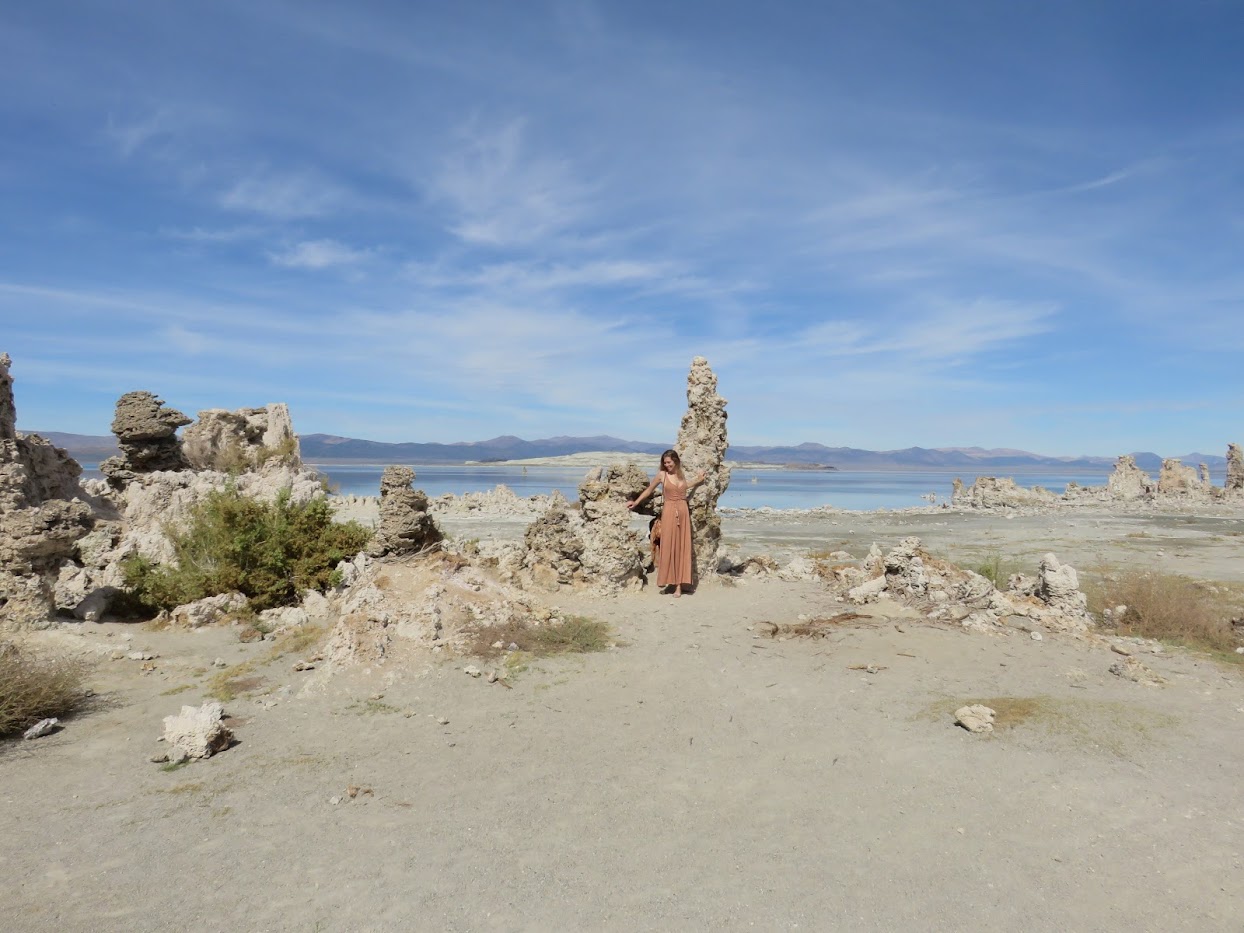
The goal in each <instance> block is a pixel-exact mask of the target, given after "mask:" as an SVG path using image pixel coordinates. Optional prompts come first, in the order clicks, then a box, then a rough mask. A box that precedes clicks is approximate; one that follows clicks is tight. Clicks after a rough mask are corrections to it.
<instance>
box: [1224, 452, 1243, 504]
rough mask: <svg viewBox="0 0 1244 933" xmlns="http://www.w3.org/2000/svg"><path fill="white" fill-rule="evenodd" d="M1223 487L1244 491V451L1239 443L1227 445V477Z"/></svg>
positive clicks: (1232, 490) (1229, 489) (1234, 490)
mask: <svg viewBox="0 0 1244 933" xmlns="http://www.w3.org/2000/svg"><path fill="white" fill-rule="evenodd" d="M1223 488H1224V489H1226V490H1227V491H1228V492H1241V491H1244V452H1241V451H1240V445H1239V444H1228V445H1227V479H1226V482H1225V483H1223Z"/></svg>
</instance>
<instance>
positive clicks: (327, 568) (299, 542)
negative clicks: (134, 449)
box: [124, 487, 371, 610]
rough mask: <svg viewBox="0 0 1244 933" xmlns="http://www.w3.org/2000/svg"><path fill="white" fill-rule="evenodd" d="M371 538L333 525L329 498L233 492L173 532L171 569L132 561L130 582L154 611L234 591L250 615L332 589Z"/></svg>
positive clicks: (355, 527) (216, 497)
mask: <svg viewBox="0 0 1244 933" xmlns="http://www.w3.org/2000/svg"><path fill="white" fill-rule="evenodd" d="M370 536H371V532H369V531H368V530H367V529H366V528H363V527H362V526H361V525H359V524H357V523H355V522H348V523H338V522H334V521H333V514H332V509H331V508H330V506H329V505H328V502H327V501H326V500H325V499H312V500H311V501H310V502H307V503H304V504H298V503H294V502H292V501H290V497H289V495H288V493H282V494H281V495H280V496H278V497H277V499H276V500H275V501H273V502H262V501H260V500H258V499H253V498H250V497H249V496H244V495H242V494H241V493H240V492H238V490H237V489H236V488H233V487H229V488H226V489H224V490H222V491H220V492H216V493H213V494H212V495H210V496H209V497H208V498H206V499H205V500H204V501H203V502H201V503H199V504H198V505H197V506H196V507H195V509H194V511H193V512H192V513H191V516H190V519H189V522H188V523H187V525H186V528H185V530H179V531H171V532H170V534H169V537H170V538H171V539H172V542H173V549H174V552H175V554H176V562H175V563H174V564H157V563H155V562H153V561H151V560H149V559H147V558H144V557H132V558H130V559H128V560H127V561H126V562H125V565H124V570H125V582H126V585H127V586H128V587H129V588H130V590H131V591H132V592H133V594H134V595H135V597H137V598H138V599H139V600H141V601H142V602H143V603H144V604H146V605H147V606H150V607H151V608H153V609H172V608H174V607H176V606H181V605H184V604H186V603H190V602H194V601H195V600H198V599H202V598H204V597H206V596H216V595H219V594H221V593H230V592H235V591H236V592H240V593H243V594H244V595H245V596H246V597H247V598H248V599H249V600H250V604H251V607H252V608H253V609H255V610H263V609H271V608H273V607H275V606H284V605H289V604H291V603H294V602H297V600H298V596H299V594H300V593H301V592H302V591H303V590H308V589H313V590H318V591H320V592H323V591H324V590H325V589H327V588H328V587H330V586H332V585H334V584H335V583H336V582H337V581H336V579H335V578H334V568H335V567H336V566H337V564H338V563H340V562H341V561H342V560H345V559H346V558H348V557H350V556H352V555H354V554H356V553H358V551H359V550H360V549H361V548H362V547H363V546H364V545H365V544H366V543H367V540H368V538H370Z"/></svg>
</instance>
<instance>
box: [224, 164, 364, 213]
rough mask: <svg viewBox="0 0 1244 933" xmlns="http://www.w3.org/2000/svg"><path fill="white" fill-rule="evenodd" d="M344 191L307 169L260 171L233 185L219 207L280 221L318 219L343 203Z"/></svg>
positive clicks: (225, 193) (317, 173)
mask: <svg viewBox="0 0 1244 933" xmlns="http://www.w3.org/2000/svg"><path fill="white" fill-rule="evenodd" d="M346 199H347V196H346V192H345V190H344V189H343V188H342V187H341V186H339V185H337V184H336V183H334V182H332V181H330V180H329V179H327V178H325V177H324V176H323V175H322V174H320V173H319V172H317V171H314V170H311V169H301V170H294V171H287V172H283V171H273V170H268V169H264V170H260V171H256V172H253V173H251V174H249V175H247V176H245V177H243V178H240V179H238V180H237V181H235V182H233V183H232V184H231V185H229V186H228V188H226V189H225V191H224V192H223V193H222V194H221V196H220V206H221V207H224V208H226V209H228V210H232V211H240V212H244V213H250V214H259V215H261V216H266V217H273V218H277V219H281V220H290V219H296V218H306V217H318V216H321V215H324V214H327V213H329V212H330V211H332V210H334V209H336V208H339V207H340V206H342V204H343V203H344V202H345V201H346Z"/></svg>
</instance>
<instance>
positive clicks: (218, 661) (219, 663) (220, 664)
mask: <svg viewBox="0 0 1244 933" xmlns="http://www.w3.org/2000/svg"><path fill="white" fill-rule="evenodd" d="M228 666H229V665H228V664H227V663H226V662H225V659H224V658H217V659H216V660H215V661H213V662H212V667H228Z"/></svg>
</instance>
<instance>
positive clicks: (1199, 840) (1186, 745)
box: [0, 510, 1244, 931]
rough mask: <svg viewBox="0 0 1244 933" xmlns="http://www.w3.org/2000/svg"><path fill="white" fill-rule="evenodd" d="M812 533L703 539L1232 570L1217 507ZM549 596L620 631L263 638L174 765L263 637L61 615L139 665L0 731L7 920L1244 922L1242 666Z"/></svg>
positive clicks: (787, 610)
mask: <svg viewBox="0 0 1244 933" xmlns="http://www.w3.org/2000/svg"><path fill="white" fill-rule="evenodd" d="M766 522H767V523H768V527H767V528H766V527H765V523H766ZM835 522H837V523H838V524H834V523H835ZM811 524H815V525H816V527H815V528H813V527H809V526H810V521H809V520H808V518H807V517H806V516H804V517H803V518H799V519H797V520H796V519H791V520H790V521H786V520H784V519H782V518H781V517H780V516H779V517H774V516H755V515H753V516H747V517H746V518H737V517H736V518H733V519H728V522H727V537H728V539H732V540H733V542H734V543H735V544H737V545H739V546H755V547H756V548H757V549H764V550H770V551H771V550H773V549H775V548H790V549H792V550H793V551H794V550H798V549H799V548H808V547H812V548H815V549H833V548H836V547H844V546H845V547H846V549H848V550H852V551H853V552H855V553H862V551H863V550H864V549H866V547H867V543H869V542H870V541H871V540H874V539H875V540H877V541H878V542H879V543H881V544H883V545H889V544H892V543H893V542H894V541H896V540H898V538H900V537H902V536H903V535H905V534H913V533H914V534H918V535H920V536H921V537H922V538H925V540H926V541H927V542H928V543H929V544H930V546H931V547H932V548H933V549H934V551H936V552H940V553H944V554H947V555H953V554H958V553H966V552H968V551H971V550H974V549H983V550H985V551H988V550H990V549H996V550H999V551H1000V552H1002V553H1004V554H1006V555H1014V556H1016V557H1025V556H1027V555H1028V554H1030V553H1031V554H1034V555H1039V554H1040V553H1043V552H1044V551H1046V550H1054V551H1055V552H1056V553H1058V554H1059V556H1060V558H1063V559H1066V560H1070V561H1072V562H1073V563H1075V562H1077V561H1083V560H1084V559H1087V558H1092V559H1095V560H1097V561H1099V562H1103V563H1111V564H1115V565H1118V564H1121V563H1128V562H1139V563H1155V564H1161V565H1163V566H1165V565H1167V564H1169V565H1170V566H1169V567H1168V569H1180V570H1183V571H1185V572H1191V573H1194V575H1196V576H1200V577H1208V578H1218V579H1228V578H1232V579H1239V578H1240V575H1241V572H1242V569H1241V568H1242V566H1244V560H1241V558H1242V557H1244V536H1242V535H1241V532H1244V522H1242V521H1241V520H1240V519H1235V518H1230V517H1223V516H1208V517H1203V518H1200V519H1194V520H1192V521H1190V522H1189V521H1181V520H1180V519H1179V517H1176V516H1147V517H1144V518H1137V517H1136V516H1116V517H1113V518H1112V517H1111V516H1109V515H1101V516H1097V517H1096V518H1092V517H1089V516H1088V515H1087V514H1078V513H1077V514H1074V515H1068V514H1063V513H1058V514H1052V515H1047V516H1043V517H1030V518H1015V519H1005V518H1002V517H1000V516H981V515H972V514H963V513H955V514H939V513H937V512H936V511H933V510H930V511H929V512H926V513H919V514H916V513H868V514H867V515H865V514H863V513H848V514H845V515H844V514H842V513H839V514H837V515H832V516H821V517H819V518H816V519H815V522H812V523H811ZM1141 532H1143V533H1144V536H1143V537H1131V535H1139V534H1140V533H1141ZM861 544H862V547H861ZM1081 555H1083V557H1081ZM556 603H557V605H559V606H560V607H562V608H563V609H565V610H567V611H572V612H580V613H583V614H585V615H589V616H591V617H593V618H597V619H601V620H603V621H607V622H609V623H610V624H611V625H612V626H613V629H614V633H615V635H616V639H617V643H618V646H617V647H616V648H614V649H612V650H610V651H607V652H603V653H600V654H595V655H588V656H580V657H577V658H571V659H556V660H545V661H541V662H538V663H537V664H535V665H534V666H533V667H531V668H530V669H528V670H526V671H524V672H521V673H518V674H515V675H513V676H512V677H511V678H510V683H511V685H512V688H511V689H506V688H504V687H503V686H501V685H499V684H493V685H490V684H488V683H486V682H485V681H484V680H482V679H473V678H471V677H469V676H466V675H465V674H464V673H463V672H462V669H461V668H462V667H463V665H464V664H465V663H467V662H466V661H464V660H463V659H453V658H446V659H442V658H436V657H421V658H419V659H417V660H416V661H413V662H410V663H406V664H401V665H398V664H390V665H388V666H384V667H375V668H371V669H358V670H354V671H350V672H348V673H345V674H339V675H337V676H334V677H327V676H324V675H323V672H321V671H316V672H312V673H294V672H293V671H292V669H291V666H292V662H293V661H294V660H296V657H297V656H286V657H282V658H280V659H278V660H276V661H273V662H271V663H269V664H267V665H266V666H262V667H260V669H259V670H258V671H257V672H256V675H257V676H258V677H260V678H262V680H261V682H260V683H258V684H256V685H255V688H256V694H255V695H252V696H250V697H247V698H239V699H237V700H234V701H232V702H230V703H227V704H226V710H227V711H228V712H229V713H230V714H231V716H232V717H233V718H232V722H231V725H232V726H233V728H234V729H235V731H236V734H237V737H238V739H239V742H238V744H237V745H235V746H234V747H232V748H230V749H229V750H227V751H225V752H223V753H221V754H220V755H218V756H216V757H215V758H213V759H211V760H209V761H205V762H196V763H192V764H191V765H189V766H187V767H185V768H181V769H179V770H175V771H163V770H161V769H160V766H158V765H155V764H152V763H150V762H149V760H148V759H149V757H150V756H151V755H152V754H153V753H155V752H157V751H158V750H159V749H160V748H162V746H161V745H159V744H158V743H157V742H156V741H155V739H156V737H157V736H158V735H159V734H160V731H161V718H162V717H163V716H165V715H168V714H170V713H173V712H176V710H177V708H178V707H179V706H180V704H182V703H191V704H197V703H198V702H201V701H202V699H204V692H203V691H204V685H205V683H206V681H207V680H208V679H209V678H210V677H211V675H212V673H214V669H213V668H212V667H211V664H212V661H213V660H214V659H215V658H217V657H219V658H221V659H222V660H223V661H225V662H226V663H227V664H228V665H230V666H234V665H236V664H238V663H241V662H244V661H246V660H248V659H254V658H259V657H261V656H262V655H264V654H265V653H266V652H268V650H269V646H267V645H264V644H252V645H243V644H240V643H238V642H237V641H236V639H235V637H234V635H233V633H232V632H231V631H229V630H219V629H218V630H211V631H204V632H198V633H191V634H186V633H168V632H147V631H142V630H136V629H134V628H132V627H123V626H118V625H103V626H90V627H83V628H80V629H77V630H76V631H80V632H81V633H82V634H80V635H65V634H60V635H59V636H56V637H60V638H62V639H67V640H72V641H73V642H74V643H75V644H79V645H85V646H88V647H90V648H92V650H98V651H100V652H103V653H107V652H109V651H110V650H111V649H113V648H114V647H115V646H117V645H119V644H127V645H130V646H132V647H133V648H140V649H145V650H149V651H151V652H152V653H155V654H157V655H159V657H158V658H157V659H156V660H155V661H154V662H152V664H153V665H154V667H155V670H153V671H150V672H148V673H143V672H142V671H141V667H142V664H141V663H140V662H136V661H128V660H126V661H102V662H101V664H100V667H99V668H98V672H97V674H96V677H95V687H96V689H97V690H98V691H99V694H100V697H99V702H98V703H97V705H96V708H95V709H94V710H92V711H90V712H89V713H87V714H84V715H81V716H78V717H76V718H74V719H73V720H72V721H70V722H69V723H68V724H67V728H65V729H64V730H63V731H61V732H59V733H57V734H55V735H53V736H50V737H47V738H44V739H40V740H38V741H36V742H21V743H9V744H7V745H5V746H0V787H2V788H3V789H2V790H0V799H3V811H4V815H5V816H4V832H3V833H2V834H0V871H2V872H3V876H4V877H5V879H6V884H5V885H3V886H2V887H0V917H3V918H4V919H3V927H4V929H6V930H14V931H19V930H20V931H24V930H41V931H42V930H92V931H95V930H99V931H103V930H118V931H120V930H126V931H130V930H180V929H187V928H189V929H203V930H230V931H231V930H256V931H258V930H350V931H353V930H408V929H419V930H570V929H592V930H596V929H603V930H699V929H762V930H779V929H780V930H787V929H805V930H809V929H849V930H900V929H901V930H909V929H919V930H964V931H976V930H1015V931H1020V930H1024V931H1031V930H1077V931H1078V930H1085V931H1088V930H1154V931H1157V930H1197V931H1210V930H1224V931H1239V930H1241V929H1244V871H1242V869H1244V858H1242V855H1241V852H1242V850H1244V837H1242V835H1241V800H1242V799H1244V798H1242V797H1241V793H1240V789H1239V776H1240V774H1241V773H1244V742H1241V735H1242V729H1244V678H1242V677H1241V674H1240V672H1239V670H1237V669H1235V668H1225V667H1222V666H1220V665H1219V664H1217V663H1215V662H1213V661H1209V660H1206V659H1204V658H1201V657H1198V656H1196V655H1192V654H1188V653H1185V652H1180V651H1175V650H1170V649H1167V650H1165V651H1162V652H1160V653H1157V654H1150V653H1144V654H1143V655H1142V656H1143V660H1144V663H1145V664H1147V665H1148V666H1150V667H1151V668H1153V669H1154V670H1156V671H1158V672H1159V673H1161V674H1162V675H1164V676H1165V677H1166V678H1167V679H1168V681H1169V683H1168V684H1167V685H1165V686H1161V687H1149V686H1142V685H1139V684H1136V683H1132V682H1129V681H1125V680H1122V679H1120V678H1118V677H1115V676H1113V675H1111V674H1109V673H1108V672H1107V668H1108V667H1109V666H1110V664H1111V663H1112V662H1113V661H1115V660H1118V655H1116V654H1113V653H1111V651H1110V650H1109V648H1108V646H1106V645H1105V644H1091V645H1090V644H1085V643H1083V642H1077V641H1073V640H1070V639H1059V638H1057V637H1053V636H1047V637H1046V638H1045V639H1044V640H1043V641H1039V642H1038V641H1033V640H1031V639H1030V638H1028V637H1027V636H1025V635H1024V634H1023V633H1015V634H1012V635H1009V636H984V635H971V634H965V633H962V632H959V631H953V630H950V629H948V628H939V627H935V626H931V625H929V624H927V623H924V622H920V621H918V620H916V619H914V618H911V617H910V616H911V614H910V613H909V612H908V611H906V610H904V609H902V608H901V607H898V606H894V605H891V604H885V605H882V606H881V607H880V608H877V609H875V610H872V612H873V615H872V616H871V617H870V618H868V619H864V620H859V621H857V622H855V623H852V624H850V625H843V626H839V627H836V628H834V629H833V631H832V634H831V635H830V636H829V637H827V638H820V639H814V640H808V639H789V640H785V641H782V640H773V639H769V638H765V637H758V636H757V634H756V632H754V631H752V629H751V626H753V625H754V624H755V623H756V622H759V621H763V620H767V621H773V622H778V623H788V622H794V621H796V620H797V619H798V618H799V617H800V616H801V615H804V616H825V615H832V614H836V613H839V612H841V611H842V610H843V608H844V607H843V606H842V605H841V604H838V603H835V602H833V601H832V599H831V597H830V596H829V594H828V593H827V591H826V590H825V589H824V588H823V587H821V586H820V585H818V584H812V583H806V584H805V583H799V584H795V583H780V582H765V583H747V584H742V583H740V584H736V585H715V586H707V585H706V586H704V587H702V588H701V590H700V591H699V592H698V593H695V594H692V595H689V596H687V597H684V598H682V599H680V600H675V599H673V598H672V597H663V596H660V595H658V594H657V593H656V592H655V591H654V590H648V591H645V592H642V593H636V594H629V595H625V596H619V597H612V598H603V599H602V598H591V597H586V596H561V597H559V598H558V599H557V600H556ZM127 636H129V637H128V638H127ZM856 665H872V666H873V668H874V670H875V673H869V672H868V671H866V670H853V669H852V666H856ZM978 700H979V701H985V702H987V703H990V704H991V705H995V706H996V707H997V708H1009V707H1016V708H1017V709H1019V710H1020V711H1021V712H1023V713H1025V714H1027V718H1022V719H1021V720H1020V721H1018V722H1016V723H1015V724H1014V725H1011V726H1010V727H1002V728H999V730H998V731H997V732H995V733H994V734H992V735H988V736H974V735H970V734H968V733H967V732H965V731H963V730H962V729H959V728H957V727H955V726H954V724H953V711H954V709H955V708H957V707H958V706H959V705H962V704H964V703H967V702H972V701H978ZM439 719H446V720H448V722H447V724H442V723H440V722H439V721H438V720H439ZM351 784H353V785H357V786H361V787H365V788H370V789H371V794H367V793H361V794H360V796H358V797H356V798H355V799H350V798H348V797H344V795H345V793H346V788H347V787H348V786H349V785H351ZM334 797H343V798H344V799H342V800H341V801H340V802H338V803H333V802H332V798H334Z"/></svg>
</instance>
